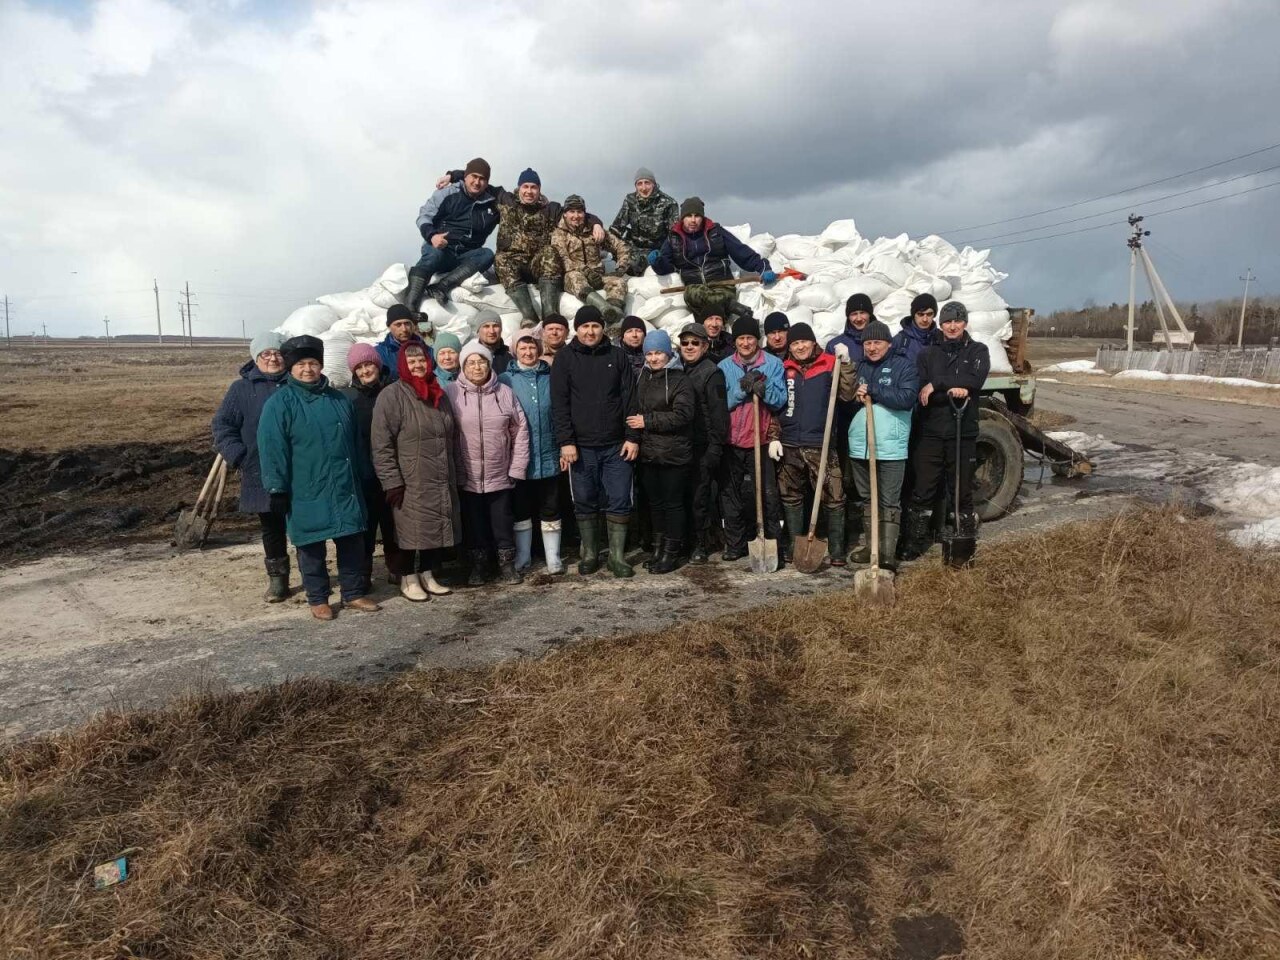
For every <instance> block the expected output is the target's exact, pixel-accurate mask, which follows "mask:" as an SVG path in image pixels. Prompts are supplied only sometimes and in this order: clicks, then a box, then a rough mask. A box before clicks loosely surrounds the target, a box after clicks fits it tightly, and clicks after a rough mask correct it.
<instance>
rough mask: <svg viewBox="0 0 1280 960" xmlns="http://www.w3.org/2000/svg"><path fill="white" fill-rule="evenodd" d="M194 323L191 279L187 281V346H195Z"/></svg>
mask: <svg viewBox="0 0 1280 960" xmlns="http://www.w3.org/2000/svg"><path fill="white" fill-rule="evenodd" d="M195 326H196V325H195V323H194V322H193V321H192V319H191V281H190V280H188V281H187V346H188V347H192V346H195V338H196V330H195Z"/></svg>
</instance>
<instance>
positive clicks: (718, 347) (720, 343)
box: [707, 330, 733, 363]
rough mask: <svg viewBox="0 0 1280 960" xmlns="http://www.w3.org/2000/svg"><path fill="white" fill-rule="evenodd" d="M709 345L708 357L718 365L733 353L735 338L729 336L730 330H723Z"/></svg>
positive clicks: (709, 341)
mask: <svg viewBox="0 0 1280 960" xmlns="http://www.w3.org/2000/svg"><path fill="white" fill-rule="evenodd" d="M707 343H708V344H710V346H709V347H708V349H707V356H708V357H710V358H711V359H712V360H714V361H715V362H716V363H719V362H720V361H721V360H723V359H724V358H725V357H727V356H729V354H731V353H733V338H732V337H730V336H729V331H728V330H721V331H720V332H719V333H717V334H716V335H715V336H714V337H712V338H711V339H710V340H708V341H707Z"/></svg>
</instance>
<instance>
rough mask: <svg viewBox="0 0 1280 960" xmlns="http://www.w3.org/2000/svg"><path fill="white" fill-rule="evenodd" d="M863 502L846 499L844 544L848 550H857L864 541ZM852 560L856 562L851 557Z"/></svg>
mask: <svg viewBox="0 0 1280 960" xmlns="http://www.w3.org/2000/svg"><path fill="white" fill-rule="evenodd" d="M863 509H864V508H863V504H861V503H855V502H854V501H852V500H845V504H844V545H845V548H846V549H848V550H856V549H858V548H859V547H861V546H862V544H863V543H864V542H865V541H864V534H863V523H862V513H863ZM850 562H856V561H854V560H853V559H852V558H850Z"/></svg>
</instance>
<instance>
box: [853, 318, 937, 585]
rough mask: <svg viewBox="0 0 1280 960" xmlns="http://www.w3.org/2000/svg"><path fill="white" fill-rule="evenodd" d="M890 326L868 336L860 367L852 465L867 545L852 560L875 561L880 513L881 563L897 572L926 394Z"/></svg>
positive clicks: (878, 326)
mask: <svg viewBox="0 0 1280 960" xmlns="http://www.w3.org/2000/svg"><path fill="white" fill-rule="evenodd" d="M892 341H893V334H891V333H890V332H889V326H888V324H885V323H883V322H881V321H879V320H872V321H871V322H870V323H868V324H867V326H866V328H865V329H864V330H863V331H862V359H861V360H860V361H859V362H858V370H857V376H858V391H857V394H856V399H857V402H858V404H859V407H858V412H857V413H856V414H854V417H853V421H852V422H851V423H850V424H849V463H850V466H851V468H852V470H853V485H854V489H855V492H856V493H857V496H858V499H859V500H860V501H861V502H862V504H864V507H863V510H862V517H863V520H862V528H863V532H864V533H865V534H866V543H865V544H864V545H863V546H861V547H859V548H858V549H857V550H855V551H854V552H853V553H852V554H850V556H849V559H850V560H852V561H853V562H854V563H868V562H870V560H871V510H873V509H876V508H877V506H878V508H879V511H880V556H879V559H880V563H881V564H882V565H883V566H885V567H886V568H887V569H890V570H893V569H896V566H897V563H896V560H895V559H894V558H895V556H896V554H897V549H898V531H899V530H901V528H902V509H901V500H902V478H903V476H905V474H906V472H907V448H908V446H909V444H910V442H911V411H912V410H913V409H914V408H915V405H916V394H917V393H919V391H920V376H919V374H918V373H917V372H916V365H915V364H914V363H912V362H911V361H910V360H908V359H907V354H906V351H905V350H901V349H898V350H895V349H892ZM867 398H870V400H871V404H872V407H873V414H874V417H873V419H874V421H875V431H876V434H875V442H876V485H877V487H878V488H879V489H878V490H877V493H878V494H879V499H880V503H879V504H878V505H877V504H873V503H870V499H871V462H870V459H869V454H868V450H867V408H866V403H865V400H866V399H867Z"/></svg>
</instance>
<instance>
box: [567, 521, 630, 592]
mask: <svg viewBox="0 0 1280 960" xmlns="http://www.w3.org/2000/svg"><path fill="white" fill-rule="evenodd" d="M623 530H624V531H625V530H626V528H625V527H624V528H623ZM624 536H625V533H624ZM578 538H579V540H581V543H580V544H579V546H578V573H579V574H581V575H582V576H584V577H589V576H591V574H593V573H595V572H596V571H597V570H599V569H600V517H599V516H598V515H597V514H592V515H591V516H589V517H579V518H578Z"/></svg>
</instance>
